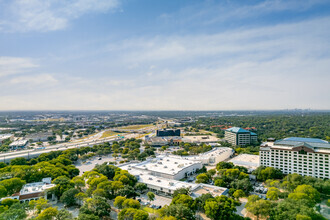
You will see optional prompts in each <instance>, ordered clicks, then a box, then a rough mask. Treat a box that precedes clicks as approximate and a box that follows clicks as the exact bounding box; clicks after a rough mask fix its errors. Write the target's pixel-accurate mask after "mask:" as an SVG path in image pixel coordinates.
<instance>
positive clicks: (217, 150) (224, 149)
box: [170, 147, 233, 160]
mask: <svg viewBox="0 0 330 220" xmlns="http://www.w3.org/2000/svg"><path fill="white" fill-rule="evenodd" d="M225 152H233V149H232V148H229V147H215V148H213V149H212V150H210V151H207V152H205V153H201V154H198V155H192V156H177V155H170V157H175V158H180V159H182V160H203V159H209V158H210V157H216V156H218V155H221V154H223V153H225Z"/></svg>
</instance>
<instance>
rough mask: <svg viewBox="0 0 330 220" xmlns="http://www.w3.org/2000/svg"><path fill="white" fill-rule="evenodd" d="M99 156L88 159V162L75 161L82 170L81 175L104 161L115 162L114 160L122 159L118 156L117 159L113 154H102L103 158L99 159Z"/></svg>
mask: <svg viewBox="0 0 330 220" xmlns="http://www.w3.org/2000/svg"><path fill="white" fill-rule="evenodd" d="M99 158H100V157H98V156H97V157H93V158H91V159H90V160H87V161H86V163H82V162H81V161H80V160H78V161H77V162H76V163H75V166H76V167H77V168H78V169H79V170H80V173H79V175H82V174H83V173H84V172H86V171H90V170H92V169H93V168H94V167H95V165H96V164H103V163H104V162H114V161H117V162H119V161H120V160H121V158H117V160H115V158H114V157H112V156H111V155H106V156H101V158H102V160H98V159H99Z"/></svg>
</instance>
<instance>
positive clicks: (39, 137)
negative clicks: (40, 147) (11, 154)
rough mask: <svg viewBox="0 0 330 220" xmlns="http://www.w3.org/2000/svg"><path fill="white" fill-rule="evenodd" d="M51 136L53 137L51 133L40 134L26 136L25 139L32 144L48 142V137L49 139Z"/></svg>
mask: <svg viewBox="0 0 330 220" xmlns="http://www.w3.org/2000/svg"><path fill="white" fill-rule="evenodd" d="M51 136H53V133H52V132H40V133H35V134H29V135H26V136H25V139H27V140H32V141H34V142H38V141H48V137H51Z"/></svg>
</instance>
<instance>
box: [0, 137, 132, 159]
mask: <svg viewBox="0 0 330 220" xmlns="http://www.w3.org/2000/svg"><path fill="white" fill-rule="evenodd" d="M127 136H128V135H127ZM126 138H127V137H125V138H120V137H116V136H115V137H107V138H102V139H86V140H80V141H81V142H78V141H77V142H72V143H63V144H57V145H52V146H49V147H46V148H45V149H30V150H21V151H15V152H9V153H2V154H0V162H5V163H6V162H10V160H12V159H14V158H17V157H24V158H26V159H31V158H35V157H38V156H39V155H40V154H43V153H49V152H52V151H59V150H67V149H72V148H80V147H87V146H93V145H95V144H102V143H105V142H113V141H119V140H124V139H126Z"/></svg>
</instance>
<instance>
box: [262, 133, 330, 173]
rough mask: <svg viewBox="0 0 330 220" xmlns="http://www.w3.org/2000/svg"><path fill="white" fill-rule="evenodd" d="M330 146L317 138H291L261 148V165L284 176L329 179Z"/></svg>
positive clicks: (267, 143) (265, 144)
mask: <svg viewBox="0 0 330 220" xmlns="http://www.w3.org/2000/svg"><path fill="white" fill-rule="evenodd" d="M329 163H330V144H329V142H327V141H324V140H321V139H316V138H299V137H290V138H285V139H282V140H278V141H274V142H273V141H271V142H266V143H264V144H263V145H262V146H261V147H260V165H262V166H266V167H274V168H277V169H280V170H282V172H283V173H284V174H290V173H298V174H300V175H303V176H312V177H317V178H325V179H329Z"/></svg>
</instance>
